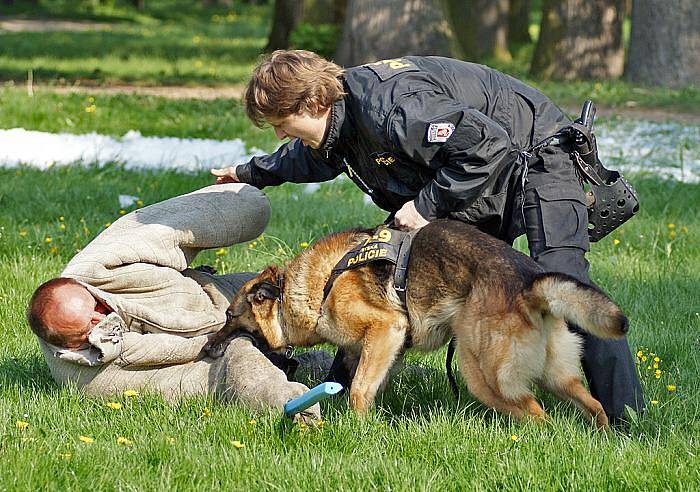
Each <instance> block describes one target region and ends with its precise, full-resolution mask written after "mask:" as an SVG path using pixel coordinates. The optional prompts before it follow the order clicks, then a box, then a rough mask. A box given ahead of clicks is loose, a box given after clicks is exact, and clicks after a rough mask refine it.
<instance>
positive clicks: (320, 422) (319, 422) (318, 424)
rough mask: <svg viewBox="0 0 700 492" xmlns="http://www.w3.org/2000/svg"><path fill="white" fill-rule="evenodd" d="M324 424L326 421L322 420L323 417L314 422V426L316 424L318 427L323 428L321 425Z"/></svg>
mask: <svg viewBox="0 0 700 492" xmlns="http://www.w3.org/2000/svg"><path fill="white" fill-rule="evenodd" d="M324 425H326V421H325V420H323V419H321V420H319V421H318V423H317V424H316V426H317V427H318V428H319V429H323V426H324Z"/></svg>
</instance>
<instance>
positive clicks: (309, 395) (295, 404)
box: [284, 383, 343, 417]
mask: <svg viewBox="0 0 700 492" xmlns="http://www.w3.org/2000/svg"><path fill="white" fill-rule="evenodd" d="M342 389H343V385H342V384H340V383H321V384H319V385H318V386H316V387H314V388H312V389H310V390H309V391H307V392H306V393H304V394H303V395H301V396H297V397H296V398H293V399H291V400H289V401H288V402H287V403H286V404H285V405H284V414H285V415H286V416H287V417H292V416H294V415H295V414H297V413H299V412H303V411H304V410H306V409H307V408H309V407H310V406H311V405H313V404H315V403H318V402H319V401H321V400H325V399H326V398H328V397H329V396H333V395H336V394H338V393H340V391H342Z"/></svg>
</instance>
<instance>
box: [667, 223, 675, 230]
mask: <svg viewBox="0 0 700 492" xmlns="http://www.w3.org/2000/svg"><path fill="white" fill-rule="evenodd" d="M668 228H669V229H675V228H676V224H669V225H668Z"/></svg>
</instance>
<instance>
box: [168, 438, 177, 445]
mask: <svg viewBox="0 0 700 492" xmlns="http://www.w3.org/2000/svg"><path fill="white" fill-rule="evenodd" d="M167 441H168V444H175V438H174V437H169V438H168V439H167Z"/></svg>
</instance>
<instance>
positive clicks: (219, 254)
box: [216, 248, 226, 256]
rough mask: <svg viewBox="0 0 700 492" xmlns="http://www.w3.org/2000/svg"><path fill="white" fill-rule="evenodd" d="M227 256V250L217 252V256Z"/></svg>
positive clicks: (222, 249)
mask: <svg viewBox="0 0 700 492" xmlns="http://www.w3.org/2000/svg"><path fill="white" fill-rule="evenodd" d="M225 254H226V250H225V249H224V248H221V249H217V250H216V256H223V255H225Z"/></svg>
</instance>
